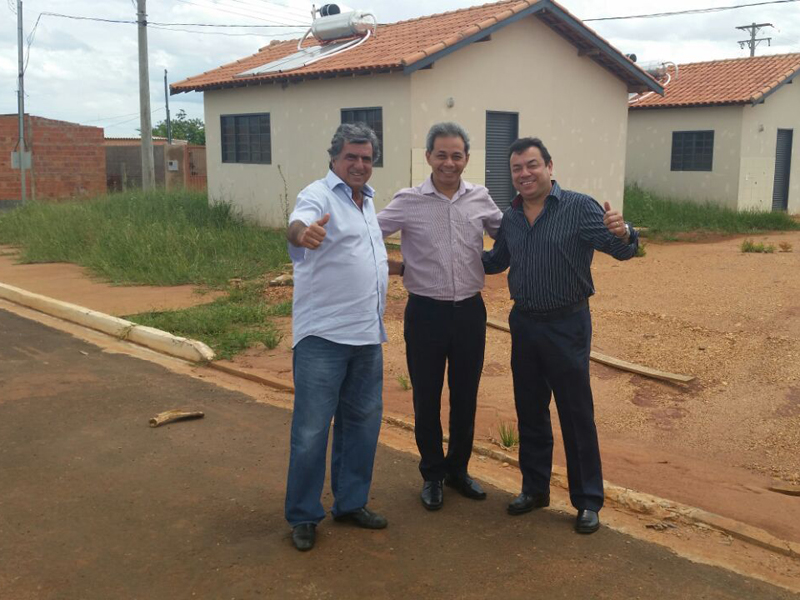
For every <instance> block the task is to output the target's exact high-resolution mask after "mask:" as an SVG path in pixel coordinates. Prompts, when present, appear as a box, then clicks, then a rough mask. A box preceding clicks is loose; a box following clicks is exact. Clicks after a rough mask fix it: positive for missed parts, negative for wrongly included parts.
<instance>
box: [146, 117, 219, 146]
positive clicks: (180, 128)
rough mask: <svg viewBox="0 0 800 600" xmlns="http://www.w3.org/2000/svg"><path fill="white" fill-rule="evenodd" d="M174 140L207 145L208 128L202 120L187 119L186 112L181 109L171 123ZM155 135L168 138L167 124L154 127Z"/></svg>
mask: <svg viewBox="0 0 800 600" xmlns="http://www.w3.org/2000/svg"><path fill="white" fill-rule="evenodd" d="M170 125H171V127H172V139H173V140H186V141H187V142H189V143H190V144H195V145H197V146H205V145H206V126H205V124H204V123H203V120H202V119H187V118H186V111H185V110H183V109H180V110H179V111H178V114H177V115H175V117H173V119H172V120H171V123H170ZM153 135H157V136H159V137H164V138H165V137H167V122H166V120H164V121H161V122H160V123H159V124H158V125H156V126H155V127H153Z"/></svg>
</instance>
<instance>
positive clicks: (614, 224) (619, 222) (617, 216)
mask: <svg viewBox="0 0 800 600" xmlns="http://www.w3.org/2000/svg"><path fill="white" fill-rule="evenodd" d="M603 208H605V210H606V214H604V215H603V223H604V224H605V226H606V227H607V228H608V230H609V231H610V232H611V233H613V234H614V235H615V236H617V237H618V238H620V239H621V240H624V239H627V237H628V228H627V227H625V220H624V219H623V218H622V213H620V212H619V211H616V210H611V204H609V203H608V202H606V203H605V204H604V205H603Z"/></svg>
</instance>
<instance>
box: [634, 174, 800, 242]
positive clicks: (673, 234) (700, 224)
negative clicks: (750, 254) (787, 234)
mask: <svg viewBox="0 0 800 600" xmlns="http://www.w3.org/2000/svg"><path fill="white" fill-rule="evenodd" d="M625 217H626V219H628V220H630V221H631V222H632V223H634V225H636V226H639V227H647V231H646V232H643V233H644V235H646V236H647V237H648V238H650V239H658V240H662V241H671V240H675V239H678V237H679V236H678V234H685V233H689V232H700V233H702V232H709V233H725V234H752V233H761V232H765V231H791V230H797V229H800V223H798V222H797V221H795V220H794V219H792V217H790V216H789V215H787V214H786V213H784V212H756V211H735V210H731V209H729V208H724V207H722V206H719V205H717V204H711V203H704V204H701V203H696V202H690V201H686V200H675V199H670V198H663V197H659V196H657V195H656V194H654V193H652V192H648V191H647V190H643V189H642V188H640V187H638V186H627V187H626V188H625Z"/></svg>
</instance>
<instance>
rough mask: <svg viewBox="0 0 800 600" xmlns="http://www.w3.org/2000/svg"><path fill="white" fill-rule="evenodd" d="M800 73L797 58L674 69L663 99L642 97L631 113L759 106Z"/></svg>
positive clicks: (799, 58)
mask: <svg viewBox="0 0 800 600" xmlns="http://www.w3.org/2000/svg"><path fill="white" fill-rule="evenodd" d="M798 72H800V54H776V55H772V56H755V57H752V58H732V59H726V60H715V61H709V62H701V63H690V64H686V65H678V68H677V73H676V70H675V69H674V68H673V67H670V68H669V69H668V72H667V77H669V81H668V82H667V77H665V78H664V80H663V81H662V83H663V84H664V96H657V95H655V94H641V95H639V96H634V97H633V98H631V100H630V107H631V109H644V108H676V107H681V106H713V105H723V104H747V103H754V102H758V101H759V100H760V99H762V98H764V97H765V96H767V95H769V94H770V93H771V92H772V91H774V90H775V89H776V88H777V87H778V86H780V85H782V84H783V83H784V82H785V81H787V80H788V79H789V78H791V77H793V76H794V75H796V74H797V73H798Z"/></svg>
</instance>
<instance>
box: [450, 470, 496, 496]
mask: <svg viewBox="0 0 800 600" xmlns="http://www.w3.org/2000/svg"><path fill="white" fill-rule="evenodd" d="M444 484H445V485H446V486H448V487H451V488H453V489H454V490H456V491H457V492H458V493H459V494H461V495H462V496H465V497H467V498H470V499H472V500H485V499H486V492H484V491H483V488H482V487H481V486H480V485H479V484H478V482H477V481H475V480H474V479H472V477H470V476H469V475H462V476H461V477H455V476H452V475H447V476H446V477H445V478H444Z"/></svg>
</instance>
